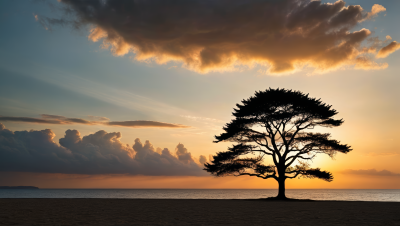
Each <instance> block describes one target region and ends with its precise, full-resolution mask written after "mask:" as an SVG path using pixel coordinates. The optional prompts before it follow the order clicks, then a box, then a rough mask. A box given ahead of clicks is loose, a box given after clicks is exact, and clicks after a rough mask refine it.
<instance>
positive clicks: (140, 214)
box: [0, 199, 400, 226]
mask: <svg viewBox="0 0 400 226" xmlns="http://www.w3.org/2000/svg"><path fill="white" fill-rule="evenodd" d="M0 225H386V226H389V225H400V203H399V202H347V201H345V202H343V201H291V202H282V201H266V200H183V199H176V200H171V199H169V200H168V199H0Z"/></svg>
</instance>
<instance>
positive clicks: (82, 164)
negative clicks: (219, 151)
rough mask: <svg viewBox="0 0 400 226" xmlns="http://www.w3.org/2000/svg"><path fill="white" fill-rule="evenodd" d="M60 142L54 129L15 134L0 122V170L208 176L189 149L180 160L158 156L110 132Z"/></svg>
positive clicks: (70, 133) (72, 134)
mask: <svg viewBox="0 0 400 226" xmlns="http://www.w3.org/2000/svg"><path fill="white" fill-rule="evenodd" d="M54 137H55V134H54V133H53V132H52V131H51V130H50V129H46V130H41V131H34V130H31V131H15V132H12V131H10V130H8V129H6V128H5V126H4V125H3V124H1V123H0V171H3V172H37V173H63V174H88V175H92V174H129V175H153V176H161V175H164V176H171V175H175V176H183V175H186V176H189V175H191V176H204V175H206V174H205V172H204V171H202V169H201V167H200V166H199V165H197V164H196V163H195V162H194V161H193V159H192V158H191V153H190V152H188V151H187V150H186V148H184V146H183V144H178V145H177V147H176V148H177V150H180V151H179V155H177V156H175V155H173V154H172V153H171V152H170V151H169V150H168V149H167V148H164V149H163V150H162V151H160V152H157V151H155V149H154V147H153V145H152V144H151V143H150V142H149V141H146V142H145V143H144V144H143V143H142V142H141V141H140V139H136V140H135V144H134V145H133V146H129V145H127V144H123V143H121V141H120V138H121V133H119V132H113V133H107V132H106V131H104V130H100V131H98V132H96V133H94V134H90V135H87V136H84V137H81V135H80V133H79V132H78V131H77V130H67V131H66V132H65V136H64V137H63V138H61V139H60V140H59V143H60V145H58V144H56V143H55V142H54V141H53V138H54ZM181 150H184V151H183V152H182V151H181ZM182 153H183V154H182ZM177 154H178V152H177ZM182 156H183V158H182ZM189 157H190V158H189Z"/></svg>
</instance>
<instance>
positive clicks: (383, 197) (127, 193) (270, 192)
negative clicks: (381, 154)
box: [0, 189, 400, 202]
mask: <svg viewBox="0 0 400 226" xmlns="http://www.w3.org/2000/svg"><path fill="white" fill-rule="evenodd" d="M277 194H278V191H277V190H276V189H37V190H31V189H0V198H105V199H108V198H116V199H260V198H267V197H274V196H276V195H277ZM286 196H287V197H288V198H296V199H312V200H343V201H379V202H400V189H363V190H360V189H287V190H286Z"/></svg>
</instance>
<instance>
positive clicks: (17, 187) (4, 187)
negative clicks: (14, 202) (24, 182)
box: [0, 186, 39, 189]
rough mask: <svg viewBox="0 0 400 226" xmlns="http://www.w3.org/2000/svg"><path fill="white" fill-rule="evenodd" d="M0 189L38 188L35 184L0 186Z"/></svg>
mask: <svg viewBox="0 0 400 226" xmlns="http://www.w3.org/2000/svg"><path fill="white" fill-rule="evenodd" d="M0 189H39V188H38V187H35V186H0Z"/></svg>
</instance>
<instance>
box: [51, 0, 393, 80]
mask: <svg viewBox="0 0 400 226" xmlns="http://www.w3.org/2000/svg"><path fill="white" fill-rule="evenodd" d="M61 2H62V3H63V5H62V6H64V7H65V11H66V12H68V15H69V19H64V21H65V22H64V23H67V22H68V21H69V23H70V24H73V26H74V27H85V26H86V25H88V26H86V27H90V34H89V36H88V38H89V40H91V41H93V42H98V41H102V47H103V48H109V49H110V50H111V52H112V54H114V55H115V56H123V55H126V54H128V53H130V52H131V53H134V54H135V59H136V60H138V61H144V62H148V61H154V62H156V63H158V64H164V63H167V62H170V61H175V62H181V63H182V66H183V67H185V68H188V69H190V70H194V71H196V72H199V73H207V72H210V71H230V70H238V69H242V68H249V67H253V66H254V65H256V64H258V65H261V66H265V67H266V68H267V69H268V70H267V73H269V74H279V73H290V72H293V71H296V70H298V69H301V68H303V67H311V68H314V70H315V71H317V72H324V71H328V70H334V69H337V68H340V67H343V66H349V65H350V66H355V68H357V69H366V70H370V69H382V68H386V67H387V65H385V64H378V63H376V62H374V61H373V59H374V56H373V55H371V53H368V54H367V53H365V52H363V51H362V49H363V48H364V47H367V48H369V46H368V44H366V45H367V46H364V41H366V40H367V38H368V37H370V36H371V34H372V33H371V31H369V30H368V29H361V30H358V31H354V28H355V26H356V25H359V24H360V23H362V22H363V21H365V20H368V19H371V18H373V17H375V16H377V15H378V14H379V13H380V12H383V11H385V10H386V9H385V8H384V7H383V6H381V5H378V4H375V5H374V6H373V7H372V9H371V12H366V11H364V9H363V8H362V7H361V6H359V5H348V6H346V4H345V2H344V1H342V0H339V1H336V2H334V3H322V2H321V1H315V0H280V1H275V0H269V1H260V0H246V1H245V0H232V1H224V0H214V1H207V0H206V1H204V0H191V1H182V0H174V1H164V0H148V1H141V0H139V1H131V0H119V1H111V0H93V1H80V0H61ZM71 15H74V17H73V18H72V19H71V17H70V16H71ZM59 20H63V19H59ZM46 22H47V23H49V24H52V22H51V21H50V19H47V20H46ZM54 24H62V25H63V23H61V22H60V21H55V23H54ZM360 59H362V60H361V61H360ZM368 61H369V62H368Z"/></svg>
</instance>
